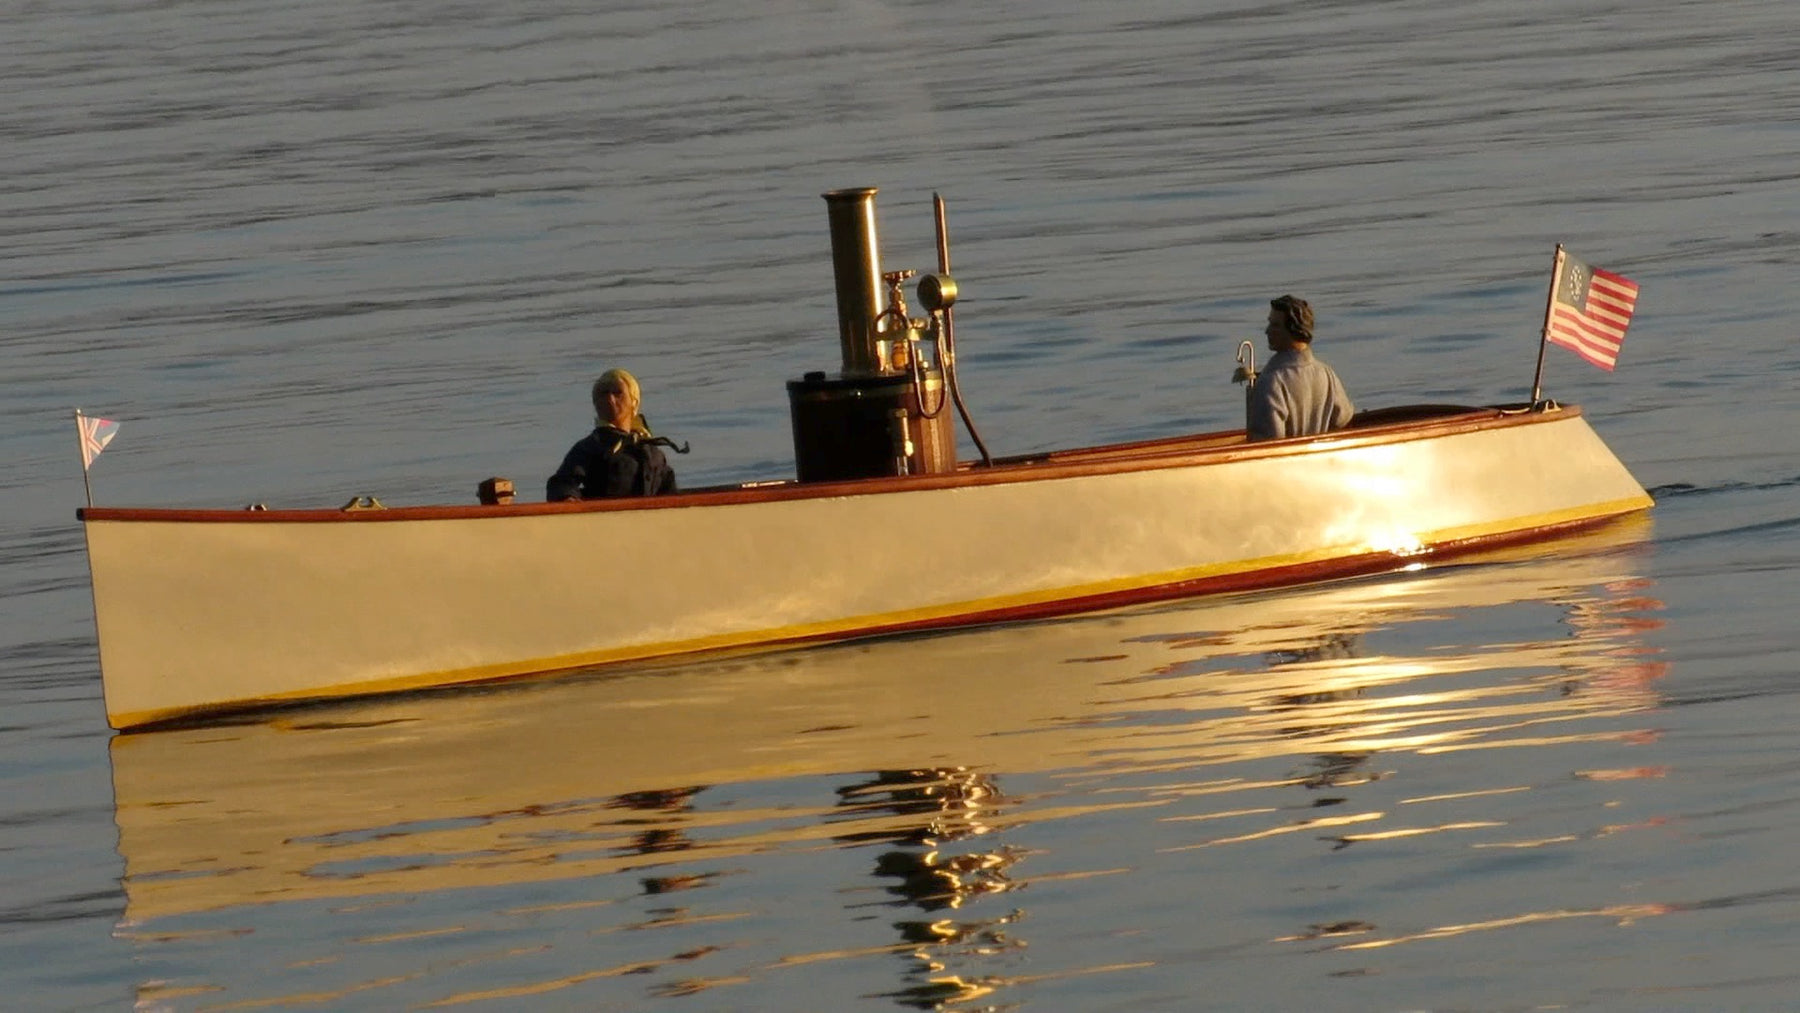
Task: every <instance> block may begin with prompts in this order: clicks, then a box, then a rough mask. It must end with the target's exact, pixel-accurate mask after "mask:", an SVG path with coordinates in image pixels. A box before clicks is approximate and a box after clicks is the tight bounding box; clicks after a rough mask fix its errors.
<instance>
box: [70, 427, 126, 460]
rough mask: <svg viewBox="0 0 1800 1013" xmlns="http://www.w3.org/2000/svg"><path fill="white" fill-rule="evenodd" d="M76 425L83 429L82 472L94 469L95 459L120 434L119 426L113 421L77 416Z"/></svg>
mask: <svg viewBox="0 0 1800 1013" xmlns="http://www.w3.org/2000/svg"><path fill="white" fill-rule="evenodd" d="M75 425H76V426H78V427H80V429H81V470H83V471H86V470H87V469H89V468H91V467H93V465H94V458H96V457H99V456H100V451H102V450H105V449H106V445H107V444H108V443H111V442H112V438H113V437H114V436H117V435H118V433H119V424H118V423H117V422H114V421H112V420H111V419H96V418H92V417H90V416H87V415H80V414H77V415H76V416H75Z"/></svg>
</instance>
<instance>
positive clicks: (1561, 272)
mask: <svg viewBox="0 0 1800 1013" xmlns="http://www.w3.org/2000/svg"><path fill="white" fill-rule="evenodd" d="M1556 255H1557V259H1556V281H1555V287H1554V288H1553V289H1552V290H1551V299H1550V318H1549V319H1548V320H1547V321H1545V323H1544V337H1545V338H1546V339H1548V340H1549V341H1551V342H1553V343H1555V344H1558V345H1561V346H1563V347H1564V348H1567V349H1570V350H1571V351H1573V352H1574V353H1575V354H1577V355H1579V356H1581V357H1582V358H1584V359H1586V360H1587V361H1589V362H1591V363H1593V364H1594V365H1596V366H1599V367H1600V368H1601V369H1607V370H1610V369H1612V368H1613V366H1615V365H1617V364H1618V361H1619V345H1620V344H1621V343H1623V342H1624V340H1625V328H1626V327H1628V326H1630V324H1631V312H1632V310H1634V309H1636V308H1637V296H1638V285H1637V282H1635V281H1632V280H1631V279H1630V278H1627V277H1625V276H1624V275H1620V274H1614V273H1612V272H1611V271H1605V270H1601V269H1600V268H1598V267H1593V266H1591V265H1589V264H1587V263H1584V262H1583V261H1580V260H1577V259H1576V258H1574V257H1572V256H1570V255H1569V254H1567V253H1564V252H1563V251H1562V250H1561V249H1560V248H1559V249H1558V250H1557V251H1556Z"/></svg>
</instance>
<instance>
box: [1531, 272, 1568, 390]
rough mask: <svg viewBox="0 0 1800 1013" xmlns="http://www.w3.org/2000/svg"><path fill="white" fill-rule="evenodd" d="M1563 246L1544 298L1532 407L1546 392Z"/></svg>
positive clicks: (1560, 281) (1532, 381)
mask: <svg viewBox="0 0 1800 1013" xmlns="http://www.w3.org/2000/svg"><path fill="white" fill-rule="evenodd" d="M1562 269H1563V245H1562V244H1561V243H1557V244H1556V265H1555V266H1554V267H1552V268H1551V269H1550V294H1549V295H1547V296H1545V297H1544V329H1543V331H1542V332H1541V333H1540V334H1539V335H1538V357H1537V372H1535V373H1533V374H1532V376H1531V407H1532V408H1534V409H1535V408H1536V407H1537V406H1538V398H1539V396H1541V395H1542V394H1543V392H1544V349H1546V348H1548V347H1550V314H1551V313H1553V312H1555V310H1556V286H1558V285H1560V284H1562Z"/></svg>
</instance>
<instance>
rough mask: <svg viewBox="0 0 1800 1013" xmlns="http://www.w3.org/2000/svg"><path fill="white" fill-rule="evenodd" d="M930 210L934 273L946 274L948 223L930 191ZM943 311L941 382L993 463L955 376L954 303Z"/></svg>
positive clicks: (939, 201) (983, 460) (987, 461)
mask: <svg viewBox="0 0 1800 1013" xmlns="http://www.w3.org/2000/svg"><path fill="white" fill-rule="evenodd" d="M931 210H932V214H933V217H935V218H936V219H937V255H938V273H939V274H941V275H944V276H945V277H949V276H950V226H949V224H948V223H947V222H946V221H945V216H944V198H943V196H942V195H941V194H938V193H936V192H933V193H932V195H931ZM943 313H944V348H943V351H942V353H941V354H940V356H939V357H940V358H942V359H943V360H944V386H946V387H948V388H949V389H950V398H951V400H953V401H955V402H956V413H957V414H958V415H961V416H962V420H963V425H964V426H965V427H967V428H968V430H969V438H970V439H972V440H974V441H975V449H976V450H979V451H981V463H982V464H984V465H987V466H989V467H992V466H993V463H994V455H992V454H990V453H988V448H987V444H986V443H983V442H982V440H981V433H980V431H978V430H977V429H976V428H975V420H974V419H972V418H970V417H969V406H968V405H966V404H964V403H963V396H962V383H961V382H960V381H958V380H957V378H956V317H955V316H954V315H953V314H954V307H950V306H946V307H944V310H943Z"/></svg>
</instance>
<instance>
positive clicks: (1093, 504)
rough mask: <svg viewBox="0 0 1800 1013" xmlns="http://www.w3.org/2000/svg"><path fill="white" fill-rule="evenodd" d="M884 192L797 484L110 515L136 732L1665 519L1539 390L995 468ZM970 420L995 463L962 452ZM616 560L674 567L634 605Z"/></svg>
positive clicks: (838, 213)
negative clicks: (1326, 427)
mask: <svg viewBox="0 0 1800 1013" xmlns="http://www.w3.org/2000/svg"><path fill="white" fill-rule="evenodd" d="M874 195H875V191H874V190H873V189H858V190H842V191H834V192H832V193H829V194H826V195H825V196H826V200H827V206H828V210H829V212H830V215H829V217H830V225H831V233H832V259H833V267H834V272H835V276H836V282H837V296H838V315H839V334H840V343H841V350H842V353H843V368H842V370H841V371H840V372H839V373H837V374H835V375H827V374H825V373H822V372H821V373H809V374H807V375H806V376H804V377H802V378H799V379H796V380H790V381H789V382H788V385H787V386H788V394H789V406H790V411H791V414H792V418H793V429H794V444H795V459H796V472H797V477H796V478H795V479H791V480H782V481H776V482H766V483H749V484H747V485H742V486H729V487H714V488H705V489H697V490H692V491H686V492H682V493H680V494H677V495H672V496H661V497H653V498H634V499H609V500H588V501H576V502H567V503H536V504H519V503H496V504H493V505H483V506H428V507H401V508H393V509H383V508H373V507H376V506H377V505H376V504H372V503H371V504H366V506H368V507H371V508H364V509H345V510H251V511H242V510H167V509H132V508H96V507H89V508H87V509H85V510H82V511H81V512H80V514H79V516H80V518H81V520H82V521H83V523H84V527H85V530H86V535H87V545H88V557H89V564H90V568H91V571H92V574H93V591H94V606H95V619H96V625H97V629H98V634H99V643H100V663H101V672H102V680H103V683H104V686H105V695H106V705H107V715H108V720H109V722H110V723H111V724H112V725H113V727H115V728H121V729H124V728H135V727H141V726H147V725H154V724H159V723H166V722H170V721H176V720H183V719H191V718H195V717H202V716H208V715H215V714H219V713H224V712H229V711H235V710H242V709H246V708H253V707H260V706H266V705H270V704H275V703H282V702H292V701H301V700H312V699H322V698H329V697H341V696H354V695H362V694H370V693H381V692H391V691H397V690H407V689H417V688H422V687H431V686H442V685H453V684H461V683H471V682H480V681H487V680H496V679H507V678H514V677H520V676H526V675H536V674H542V673H551V672H558V671H567V670H572V669H580V668H588V667H592V666H597V665H605V664H609V663H616V662H624V661H636V660H642V659H647V658H657V657H664V656H673V655H681V654H690V653H695V652H703V651H716V650H722V649H742V648H753V647H763V646H769V645H782V644H801V643H811V642H824V641H832V640H842V639H846V638H851V637H861V636H871V635H877V634H884V633H894V632H902V631H910V630H921V629H932V628H943V627H953V626H961V625H969V624H977V623H991V622H999V621H1005V620H1014V619H1024V618H1034V617H1041V616H1049V615H1056V614H1063V613H1069V612H1076V611H1082V610H1089V609H1096V608H1103V607H1110V606H1115V605H1122V604H1127V603H1131V602H1137V601H1144V600H1151V599H1158V598H1171V597H1179V596H1188V595H1200V594H1210V593H1218V592H1227V591H1242V590H1249V589H1257V588H1267V587H1278V586H1286V585H1292V584H1300V583H1307V582H1312V581H1320V580H1326V579H1331V578H1336V577H1343V576H1350V575H1355V574H1364V573H1371V572H1379V571H1383V570H1392V569H1396V568H1401V567H1407V566H1412V565H1416V564H1420V563H1423V562H1427V561H1432V560H1436V559H1441V558H1444V557H1447V556H1451V555H1454V554H1457V553H1462V552H1468V551H1472V550H1475V549H1482V548H1488V547H1492V546H1495V545H1500V544H1507V543H1517V542H1525V541H1532V540H1540V539H1547V538H1552V537H1556V536H1558V535H1561V534H1564V533H1567V532H1571V531H1574V530H1578V529H1581V528H1585V527H1590V526H1594V525H1598V524H1601V523H1604V522H1606V521H1608V520H1610V519H1612V518H1616V517H1619V516H1622V515H1625V514H1630V513H1634V512H1637V511H1641V510H1644V509H1647V508H1648V507H1649V506H1650V505H1651V501H1650V497H1649V496H1648V495H1647V494H1646V493H1645V492H1644V490H1643V488H1642V486H1640V485H1639V484H1638V483H1637V481H1636V480H1635V479H1633V478H1632V476H1631V475H1630V473H1629V472H1628V471H1627V470H1626V469H1625V467H1624V466H1623V465H1622V464H1621V463H1620V462H1619V460H1618V459H1617V458H1616V457H1615V456H1614V455H1613V454H1612V452H1611V451H1610V450H1609V449H1608V448H1607V447H1606V446H1605V444H1604V443H1602V442H1601V440H1600V439H1599V437H1598V436H1597V435H1596V434H1595V433H1594V431H1593V430H1592V429H1591V428H1590V427H1589V425H1588V423H1587V421H1586V419H1585V418H1584V417H1583V415H1582V413H1581V411H1580V409H1579V408H1575V407H1572V406H1558V405H1555V404H1554V403H1551V402H1543V401H1537V400H1536V398H1535V393H1536V392H1535V391H1534V400H1533V402H1531V403H1528V404H1523V405H1517V406H1499V407H1484V408H1470V407H1457V406H1433V405H1422V406H1406V407H1398V408H1389V409H1381V410H1376V411H1369V412H1364V413H1362V414H1360V415H1358V416H1357V417H1356V418H1355V419H1354V420H1353V422H1352V423H1351V425H1350V426H1349V427H1348V428H1345V429H1341V430H1337V431H1334V432H1331V433H1327V434H1324V435H1320V436H1314V437H1305V438H1297V439H1285V440H1271V441H1258V442H1248V441H1247V440H1246V435H1245V431H1244V430H1241V429H1239V430H1229V431H1224V432H1214V433H1201V434H1195V435H1188V436H1177V437H1171V438H1167V439H1159V440H1150V441H1142V442H1136V443H1126V444H1115V445H1110V446H1101V447H1089V448H1081V449H1074V450H1066V451H1058V452H1051V453H1043V454H1034V455H1026V456H1020V457H1010V458H1006V457H1002V458H994V457H992V456H990V455H989V454H988V453H987V450H986V447H985V445H983V444H982V443H981V440H980V436H979V434H978V433H976V432H975V430H974V426H973V423H972V422H971V421H970V419H969V415H968V412H967V410H966V407H965V406H964V405H963V403H962V398H961V396H960V392H959V391H958V388H957V384H956V374H955V328H954V313H953V308H952V307H953V306H954V303H955V300H956V285H955V282H954V281H953V280H952V278H951V276H950V273H949V255H948V242H947V237H946V230H945V227H944V223H943V214H942V204H941V202H940V203H939V205H938V260H939V271H938V273H936V274H933V275H928V276H927V277H925V278H924V279H922V280H921V282H920V283H919V285H918V288H917V291H918V296H919V298H920V300H921V302H922V303H923V304H924V308H925V310H926V312H927V314H928V316H927V317H924V318H913V317H911V316H910V315H909V311H908V309H907V308H906V305H905V302H904V298H903V297H902V296H901V295H900V283H901V282H902V281H904V280H906V278H907V276H908V275H909V274H910V272H889V273H887V274H883V273H882V271H881V270H880V259H879V252H878V250H879V244H878V240H877V236H876V231H875V212H874ZM1561 263H1562V259H1561V255H1560V252H1559V258H1558V264H1559V275H1560V265H1561ZM1554 285H1555V282H1553V286H1554ZM884 291H885V296H886V300H885V305H883V304H882V296H883V293H884ZM1554 298H1555V295H1554V291H1553V299H1554ZM928 349H930V350H931V351H930V354H928V351H927V350H928ZM934 360H935V361H934ZM952 404H954V405H955V406H956V408H957V409H958V413H959V414H960V415H961V416H962V418H963V419H964V421H965V423H967V424H968V425H969V429H970V434H971V436H972V437H973V439H974V441H975V443H976V444H977V446H978V447H980V448H981V456H982V460H981V461H980V462H979V463H976V462H959V461H958V460H957V459H956V440H955V437H954V431H953V429H952V428H951V425H952V417H951V415H950V413H949V412H948V411H947V410H946V409H947V408H948V407H949V406H950V405H952ZM357 505H358V506H364V504H357ZM893 532H924V533H927V534H926V535H925V536H924V542H923V544H921V541H920V540H918V539H915V538H911V537H897V536H896V537H890V536H889V533H893ZM570 546H605V547H606V548H605V557H606V565H605V567H604V568H601V567H584V566H570V565H569V547H570ZM610 572H633V573H639V574H656V575H657V577H656V579H655V580H651V581H645V582H643V583H642V584H640V585H638V586H637V587H635V588H634V590H633V593H632V594H631V595H629V596H624V597H620V596H617V595H615V594H614V593H613V591H614V588H615V586H616V585H615V584H614V583H613V581H612V579H611V576H610Z"/></svg>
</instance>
